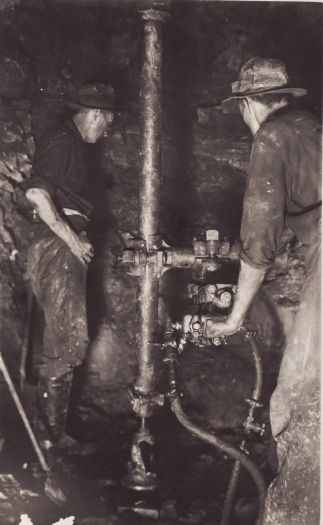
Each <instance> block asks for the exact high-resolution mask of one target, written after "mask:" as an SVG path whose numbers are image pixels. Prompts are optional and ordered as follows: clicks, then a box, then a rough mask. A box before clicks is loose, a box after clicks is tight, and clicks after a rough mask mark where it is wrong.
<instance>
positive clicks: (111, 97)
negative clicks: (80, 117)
mask: <svg viewBox="0 0 323 525" xmlns="http://www.w3.org/2000/svg"><path fill="white" fill-rule="evenodd" d="M65 102H66V104H67V106H69V107H71V108H73V109H80V108H89V109H91V108H92V109H104V110H110V111H113V110H114V109H115V105H116V96H115V91H114V89H113V87H112V86H109V85H108V84H86V85H84V86H82V87H80V88H79V90H78V91H77V92H76V93H74V94H73V95H71V96H70V97H69V98H68V99H67V100H66V101H65Z"/></svg>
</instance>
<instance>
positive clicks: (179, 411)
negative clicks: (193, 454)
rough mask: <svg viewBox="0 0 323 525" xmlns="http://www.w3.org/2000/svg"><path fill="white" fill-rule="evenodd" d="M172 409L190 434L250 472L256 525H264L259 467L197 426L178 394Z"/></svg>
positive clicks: (263, 499)
mask: <svg viewBox="0 0 323 525" xmlns="http://www.w3.org/2000/svg"><path fill="white" fill-rule="evenodd" d="M171 407H172V410H173V412H174V414H175V416H176V417H177V419H178V421H179V422H180V423H181V424H182V425H183V427H185V428H186V429H187V430H188V431H189V432H191V433H192V434H194V435H195V436H196V437H198V438H200V439H201V440H202V441H204V442H205V443H208V444H209V445H212V446H214V447H217V448H218V449H220V450H221V451H222V452H225V453H226V454H228V455H229V456H231V457H232V458H233V459H235V460H237V461H239V462H240V463H241V464H242V465H243V466H244V467H245V468H246V469H247V470H248V472H249V474H250V475H251V477H252V478H253V480H254V482H255V484H256V487H257V490H258V501H259V511H258V516H257V521H256V525H262V521H263V514H264V508H265V496H266V485H265V481H264V478H263V476H262V474H261V472H260V470H259V469H258V467H256V465H255V464H254V463H253V462H252V461H251V460H250V459H249V458H248V457H247V456H246V455H245V454H244V453H243V452H240V451H239V450H237V449H236V448H235V447H233V446H231V445H229V444H228V443H226V442H225V441H223V440H222V439H221V438H219V437H217V436H214V435H213V434H210V433H209V432H207V431H206V430H203V429H201V428H199V427H198V426H197V425H195V424H194V423H193V422H192V421H191V420H190V419H189V418H188V417H187V415H186V414H185V412H184V410H183V408H182V404H181V401H180V398H179V396H178V394H173V395H172V398H171Z"/></svg>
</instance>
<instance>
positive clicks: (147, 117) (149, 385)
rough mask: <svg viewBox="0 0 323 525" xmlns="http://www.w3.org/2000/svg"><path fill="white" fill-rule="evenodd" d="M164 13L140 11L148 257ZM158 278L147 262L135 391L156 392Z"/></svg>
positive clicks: (155, 203) (154, 226) (153, 239)
mask: <svg viewBox="0 0 323 525" xmlns="http://www.w3.org/2000/svg"><path fill="white" fill-rule="evenodd" d="M165 15H166V13H164V12H162V11H154V10H146V11H143V19H144V21H145V25H144V44H143V59H142V71H141V100H140V101H141V134H142V167H141V172H140V202H139V204H140V215H139V229H140V237H141V238H142V239H144V240H145V242H146V250H147V252H148V254H149V252H151V251H152V250H154V249H155V248H156V243H157V244H158V233H159V231H158V229H159V199H160V179H161V174H160V156H161V134H162V124H161V116H162V35H161V24H162V22H163V20H164V19H165ZM158 288H159V287H158V276H157V274H156V269H155V268H154V265H152V264H150V263H149V262H148V263H147V265H146V268H145V272H144V274H143V275H142V276H141V277H140V282H139V315H140V336H139V337H140V339H139V351H138V367H139V374H138V377H137V380H136V382H135V389H136V390H137V391H139V392H142V393H149V392H153V391H154V390H155V381H156V378H155V375H156V374H155V353H156V346H155V343H156V340H157V328H158Z"/></svg>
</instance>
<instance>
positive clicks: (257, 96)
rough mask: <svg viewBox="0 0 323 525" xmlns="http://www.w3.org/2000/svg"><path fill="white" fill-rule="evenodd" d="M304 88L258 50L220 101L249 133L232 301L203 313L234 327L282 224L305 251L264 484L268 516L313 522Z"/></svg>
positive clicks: (314, 272)
mask: <svg viewBox="0 0 323 525" xmlns="http://www.w3.org/2000/svg"><path fill="white" fill-rule="evenodd" d="M305 94H306V91H305V90H304V89H301V88H294V87H291V86H290V84H289V78H288V75H287V72H286V68H285V66H284V64H283V63H282V62H281V61H279V60H274V59H266V58H259V57H255V58H251V59H250V60H248V61H247V62H246V63H245V64H244V65H243V66H242V69H241V72H240V76H239V80H238V81H237V82H234V83H233V84H232V96H231V97H230V98H228V99H226V100H224V101H223V104H222V106H223V110H224V111H226V112H231V111H233V112H235V111H239V112H240V113H241V115H242V117H243V119H244V121H245V123H246V124H247V125H248V127H249V128H250V130H251V132H252V134H253V136H254V140H253V145H252V151H251V157H250V167H249V172H248V178H247V185H246V192H245V196H244V203H243V216H242V223H241V232H240V242H241V251H240V274H239V281H238V287H237V292H236V297H235V301H234V305H233V308H232V311H231V313H230V314H229V315H228V317H227V318H226V320H225V321H224V322H216V320H215V319H212V318H211V319H210V320H209V321H207V323H206V328H205V334H206V335H207V336H209V337H216V336H223V335H230V334H233V333H234V332H236V331H237V330H238V329H239V328H240V327H241V325H242V324H243V321H244V318H245V316H246V313H247V311H248V309H249V307H250V305H251V303H252V301H253V299H254V297H255V295H256V293H257V291H258V290H259V288H260V286H261V284H262V282H263V280H264V278H265V276H266V272H267V270H268V269H269V268H270V267H271V266H272V264H273V262H274V258H275V254H276V253H277V250H278V248H279V245H280V240H281V236H282V233H283V230H284V229H285V227H289V228H290V229H291V230H292V231H293V232H294V234H295V236H296V238H297V239H298V240H299V241H300V242H301V243H302V244H304V245H305V246H306V253H307V256H306V264H305V266H306V268H305V276H304V283H303V288H302V292H301V298H300V305H299V308H298V311H297V313H296V316H295V321H294V325H293V328H292V329H291V330H290V332H289V334H288V335H287V341H286V346H285V350H284V355H283V360H282V363H281V367H280V372H279V377H278V384H277V387H276V389H275V391H274V393H273V395H272V398H271V402H270V421H271V430H272V434H273V436H274V439H275V440H276V443H277V456H278V469H277V476H276V477H275V479H274V480H273V482H272V483H271V485H270V487H269V489H268V495H267V500H266V510H265V516H264V524H266V525H300V524H301V523H304V524H305V523H306V524H307V525H318V523H319V511H320V505H319V501H320V492H319V474H320V470H319V467H320V440H319V437H320V425H319V422H320V410H319V398H320V325H321V315H320V290H321V286H320V233H321V226H320V225H321V219H320V217H321V177H322V166H321V146H322V142H321V123H320V121H319V120H318V119H317V118H316V117H314V116H313V115H311V114H310V113H308V112H305V111H301V110H296V109H293V108H292V107H291V106H292V102H293V100H294V99H295V98H296V97H301V96H303V95H305Z"/></svg>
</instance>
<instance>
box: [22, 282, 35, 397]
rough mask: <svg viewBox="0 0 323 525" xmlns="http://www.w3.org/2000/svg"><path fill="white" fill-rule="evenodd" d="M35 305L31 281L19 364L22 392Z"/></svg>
mask: <svg viewBox="0 0 323 525" xmlns="http://www.w3.org/2000/svg"><path fill="white" fill-rule="evenodd" d="M33 306H34V294H33V290H32V287H31V284H30V282H29V283H28V289H27V310H26V316H25V321H24V331H23V336H22V344H21V355H20V366H19V386H20V392H22V391H23V389H24V386H25V379H26V361H27V354H28V346H29V338H30V330H31V319H32V313H33Z"/></svg>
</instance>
